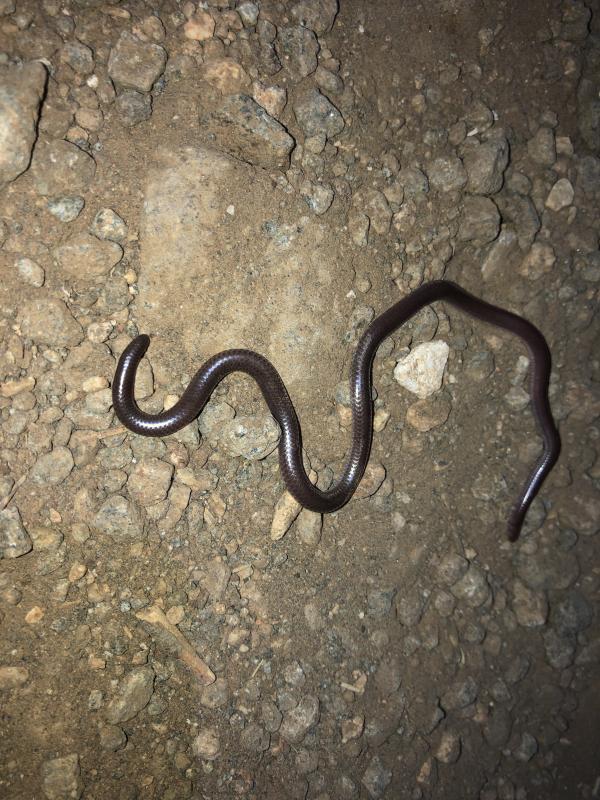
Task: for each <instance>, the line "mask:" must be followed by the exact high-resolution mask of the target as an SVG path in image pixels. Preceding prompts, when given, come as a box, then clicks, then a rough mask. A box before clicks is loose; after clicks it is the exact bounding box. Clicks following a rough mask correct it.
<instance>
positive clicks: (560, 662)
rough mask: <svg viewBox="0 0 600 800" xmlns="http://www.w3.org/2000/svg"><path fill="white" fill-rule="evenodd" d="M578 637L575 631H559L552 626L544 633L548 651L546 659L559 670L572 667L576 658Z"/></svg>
mask: <svg viewBox="0 0 600 800" xmlns="http://www.w3.org/2000/svg"><path fill="white" fill-rule="evenodd" d="M576 647H577V639H576V636H575V634H574V633H572V632H569V631H567V632H564V633H562V634H561V633H559V632H558V631H556V630H554V628H550V629H549V630H547V631H545V633H544V649H545V651H546V661H547V662H548V663H549V664H550V666H551V667H553V668H554V669H558V670H563V669H566V668H567V667H570V666H571V664H572V663H573V660H574V658H575V649H576Z"/></svg>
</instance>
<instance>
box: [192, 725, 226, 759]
mask: <svg viewBox="0 0 600 800" xmlns="http://www.w3.org/2000/svg"><path fill="white" fill-rule="evenodd" d="M220 750H221V744H220V742H219V736H218V734H217V731H216V729H215V728H203V729H202V730H200V731H199V733H198V735H197V736H196V738H195V739H194V741H193V742H192V752H193V753H194V755H196V756H199V757H200V758H203V759H205V760H206V761H214V760H215V758H216V757H217V756H218V755H219V752H220Z"/></svg>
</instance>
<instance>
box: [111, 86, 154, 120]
mask: <svg viewBox="0 0 600 800" xmlns="http://www.w3.org/2000/svg"><path fill="white" fill-rule="evenodd" d="M115 108H116V109H117V114H118V115H119V119H120V121H121V123H122V124H123V125H125V127H127V128H133V127H135V126H136V125H139V124H140V122H145V121H146V120H147V119H150V117H151V116H152V97H151V95H149V94H144V93H143V92H136V91H135V90H134V89H128V90H126V91H124V92H120V93H119V95H118V97H117V100H116V102H115Z"/></svg>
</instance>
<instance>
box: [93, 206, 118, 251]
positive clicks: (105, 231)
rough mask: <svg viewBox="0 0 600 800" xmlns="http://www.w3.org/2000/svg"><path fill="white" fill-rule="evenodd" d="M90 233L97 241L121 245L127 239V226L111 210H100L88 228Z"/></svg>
mask: <svg viewBox="0 0 600 800" xmlns="http://www.w3.org/2000/svg"><path fill="white" fill-rule="evenodd" d="M90 231H91V233H93V234H94V236H96V237H97V238H98V239H108V240H109V241H111V242H117V243H118V244H123V242H124V241H125V240H126V239H127V225H126V224H125V222H124V221H123V219H121V217H120V216H119V215H118V214H117V212H116V211H113V210H112V208H101V209H100V211H98V212H97V214H96V216H95V217H94V219H93V221H92V224H91V226H90Z"/></svg>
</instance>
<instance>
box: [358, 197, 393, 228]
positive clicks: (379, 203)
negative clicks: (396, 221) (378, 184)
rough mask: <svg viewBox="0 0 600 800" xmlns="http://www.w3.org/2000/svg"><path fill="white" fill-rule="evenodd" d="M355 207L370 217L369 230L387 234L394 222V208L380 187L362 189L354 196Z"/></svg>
mask: <svg viewBox="0 0 600 800" xmlns="http://www.w3.org/2000/svg"><path fill="white" fill-rule="evenodd" d="M352 205H353V207H354V208H355V209H356V210H357V211H358V212H360V213H362V214H366V216H367V217H368V218H369V230H373V231H374V232H375V233H378V234H379V235H380V236H387V234H388V233H389V230H390V224H391V222H392V210H391V208H390V207H389V205H388V202H387V198H386V196H385V194H384V193H383V192H380V191H379V190H378V189H368V188H367V189H360V190H359V191H358V192H356V194H355V195H354V197H353V198H352Z"/></svg>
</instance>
